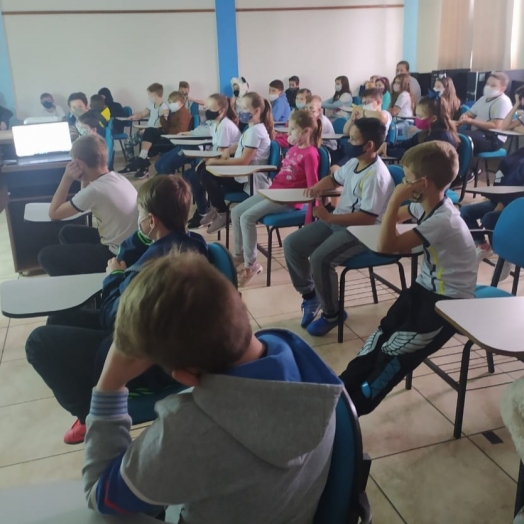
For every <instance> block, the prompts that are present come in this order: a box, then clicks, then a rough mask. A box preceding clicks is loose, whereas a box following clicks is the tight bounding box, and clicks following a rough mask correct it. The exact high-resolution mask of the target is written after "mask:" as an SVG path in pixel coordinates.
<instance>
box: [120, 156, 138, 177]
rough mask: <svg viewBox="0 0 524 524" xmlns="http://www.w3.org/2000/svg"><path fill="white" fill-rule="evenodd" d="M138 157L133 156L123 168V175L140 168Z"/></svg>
mask: <svg viewBox="0 0 524 524" xmlns="http://www.w3.org/2000/svg"><path fill="white" fill-rule="evenodd" d="M138 160H139V159H138V158H133V160H131V161H130V162H129V163H128V164H127V166H126V167H124V169H121V170H120V171H119V173H120V174H121V175H127V174H128V173H134V172H135V171H136V170H137V169H138V165H137V164H138Z"/></svg>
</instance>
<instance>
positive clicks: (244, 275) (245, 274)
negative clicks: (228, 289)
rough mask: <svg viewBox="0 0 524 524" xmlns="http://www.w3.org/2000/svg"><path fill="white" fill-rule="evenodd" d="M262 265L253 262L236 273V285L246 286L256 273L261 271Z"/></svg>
mask: <svg viewBox="0 0 524 524" xmlns="http://www.w3.org/2000/svg"><path fill="white" fill-rule="evenodd" d="M262 270H263V267H262V266H261V265H260V264H259V263H258V262H255V263H254V264H253V265H252V266H249V267H244V269H243V270H242V271H241V272H240V273H239V275H238V287H244V286H247V285H248V284H249V283H250V282H251V281H252V280H253V279H254V278H255V277H256V276H257V275H259V274H260V273H262Z"/></svg>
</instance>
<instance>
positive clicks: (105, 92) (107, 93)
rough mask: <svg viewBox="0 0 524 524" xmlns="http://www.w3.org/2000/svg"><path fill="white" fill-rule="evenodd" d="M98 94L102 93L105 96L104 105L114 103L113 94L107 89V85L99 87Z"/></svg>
mask: <svg viewBox="0 0 524 524" xmlns="http://www.w3.org/2000/svg"><path fill="white" fill-rule="evenodd" d="M98 94H99V95H103V96H104V97H105V100H106V106H110V105H112V104H113V103H114V100H113V95H112V94H111V91H109V89H108V88H107V87H103V88H102V89H100V91H98Z"/></svg>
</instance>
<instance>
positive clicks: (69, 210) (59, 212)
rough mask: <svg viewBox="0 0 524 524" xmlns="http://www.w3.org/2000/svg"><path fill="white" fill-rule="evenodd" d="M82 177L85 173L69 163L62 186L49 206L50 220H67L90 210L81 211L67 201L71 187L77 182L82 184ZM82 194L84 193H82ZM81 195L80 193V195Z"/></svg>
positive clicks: (72, 163) (59, 186) (73, 163)
mask: <svg viewBox="0 0 524 524" xmlns="http://www.w3.org/2000/svg"><path fill="white" fill-rule="evenodd" d="M82 177H83V172H82V170H81V169H80V167H79V166H78V164H77V163H76V162H74V161H73V162H69V164H67V167H66V170H65V173H64V175H63V176H62V180H61V181H60V184H59V185H58V188H57V190H56V192H55V194H54V195H53V200H52V201H51V205H50V206H49V218H50V219H51V220H64V219H65V218H69V217H72V216H73V215H76V214H77V213H78V212H79V211H80V212H83V211H88V210H89V208H86V209H83V210H80V209H78V208H76V207H75V206H74V205H73V204H72V203H71V201H68V200H67V196H68V195H69V190H70V189H71V185H72V184H73V182H75V181H76V180H78V181H79V182H82ZM80 193H82V191H80ZM80 193H78V195H80ZM75 196H76V195H75Z"/></svg>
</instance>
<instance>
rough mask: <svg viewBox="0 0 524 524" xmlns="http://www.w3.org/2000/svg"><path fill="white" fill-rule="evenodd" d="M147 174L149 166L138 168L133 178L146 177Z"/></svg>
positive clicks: (140, 178)
mask: <svg viewBox="0 0 524 524" xmlns="http://www.w3.org/2000/svg"><path fill="white" fill-rule="evenodd" d="M148 176H149V168H147V167H145V168H142V167H141V168H140V169H139V170H138V171H137V172H136V173H135V175H134V177H135V180H142V179H143V178H147V177H148Z"/></svg>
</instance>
